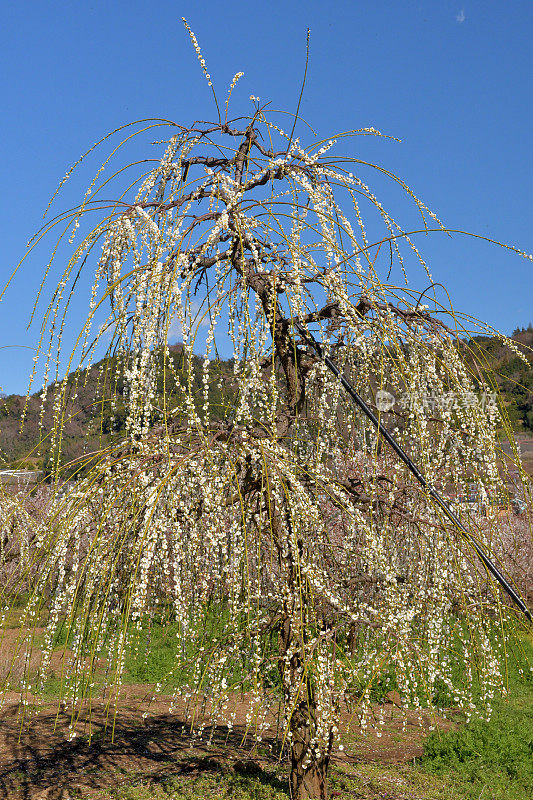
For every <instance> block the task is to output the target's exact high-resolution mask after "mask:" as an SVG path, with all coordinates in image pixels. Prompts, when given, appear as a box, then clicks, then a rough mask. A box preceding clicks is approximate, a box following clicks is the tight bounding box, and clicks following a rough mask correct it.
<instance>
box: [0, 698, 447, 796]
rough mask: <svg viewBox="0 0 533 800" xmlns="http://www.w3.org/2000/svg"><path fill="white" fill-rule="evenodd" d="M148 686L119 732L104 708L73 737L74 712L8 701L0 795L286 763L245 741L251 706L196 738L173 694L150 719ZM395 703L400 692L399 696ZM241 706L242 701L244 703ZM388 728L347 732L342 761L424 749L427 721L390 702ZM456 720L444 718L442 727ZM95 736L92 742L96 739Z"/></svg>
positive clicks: (2, 726)
mask: <svg viewBox="0 0 533 800" xmlns="http://www.w3.org/2000/svg"><path fill="white" fill-rule="evenodd" d="M148 688H149V687H145V686H129V687H125V689H124V690H123V695H122V697H121V702H120V711H119V713H118V714H117V717H116V720H115V726H114V737H113V741H111V731H110V728H109V727H108V730H107V732H104V728H105V722H106V716H107V721H108V723H109V721H110V720H109V716H108V712H107V711H106V709H105V707H103V706H95V707H93V708H92V709H91V724H90V725H89V723H88V722H86V721H84V720H83V719H80V720H79V721H78V724H77V726H76V731H77V735H76V737H75V738H74V739H72V740H71V741H69V738H68V728H69V723H70V715H69V714H67V713H66V712H65V711H64V710H62V709H60V708H58V706H57V702H56V703H52V702H50V703H47V704H45V705H44V706H43V707H42V708H41V710H40V712H39V713H38V714H36V715H35V716H34V717H33V718H32V719H31V720H28V719H26V720H23V719H22V718H21V713H20V706H19V702H18V698H17V697H16V696H15V695H13V696H11V697H9V698H6V702H5V705H4V708H3V710H2V712H1V716H0V797H1V798H5V799H6V800H67V798H73V797H80V798H83V799H84V800H98V799H99V798H103V797H108V794H107V791H108V790H109V789H116V788H118V787H119V786H120V785H121V784H123V785H124V784H127V783H128V782H129V781H130V780H131V776H132V774H135V777H136V779H137V780H139V779H142V780H143V781H145V782H146V783H148V784H149V785H152V784H154V785H155V784H157V783H160V782H162V781H163V780H167V779H168V778H169V777H177V776H183V775H194V774H198V773H200V772H220V771H224V770H231V769H233V770H236V771H241V772H257V773H259V772H261V771H262V770H272V769H273V768H275V767H276V765H277V764H278V763H279V762H278V759H277V757H276V753H277V749H278V745H277V742H276V740H275V739H274V738H271V739H265V740H264V741H263V742H262V746H261V748H260V750H259V751H258V750H257V749H255V750H253V749H252V744H251V743H248V744H247V745H244V746H243V744H242V739H243V734H244V730H245V727H244V707H243V709H241V713H240V719H239V715H238V716H237V723H238V724H236V725H235V727H234V729H233V731H232V733H231V734H230V735H228V732H227V729H226V728H217V729H215V731H214V735H213V738H212V743H211V745H209V744H208V743H207V741H206V738H205V737H204V739H203V740H201V739H198V738H195V737H191V734H190V730H189V728H188V727H187V726H186V725H185V724H184V722H183V714H182V713H180V712H179V711H178V712H177V713H174V714H169V713H168V699H167V700H165V699H164V698H161V699H159V700H158V701H153V702H152V703H151V704H150V708H149V713H148V715H147V716H146V717H145V718H143V706H142V704H141V705H140V700H141V698H142V697H144V696H146V690H147V689H148ZM393 700H394V697H393ZM236 707H237V710H239V708H238V704H237V706H236ZM383 710H384V716H385V725H384V728H383V734H382V736H381V737H379V738H378V737H377V736H376V735H375V734H373V733H369V734H368V735H367V736H366V737H364V738H362V737H360V736H357V735H355V734H351V735H348V736H346V737H345V742H346V750H345V751H344V752H343V753H340V752H339V753H338V755H336V756H335V759H336V760H337V761H344V762H345V763H347V764H350V763H353V764H356V763H376V762H378V763H382V764H399V763H404V762H408V761H411V760H412V759H413V758H415V757H416V756H420V755H421V754H422V740H423V738H424V736H425V735H426V734H427V725H423V726H421V725H420V723H419V721H418V720H417V719H416V718H415V717H414V715H408V717H407V720H406V727H405V730H402V725H403V723H402V719H401V718H400V714H399V710H398V709H397V708H396V707H395V704H394V702H389V703H386V704H385V705H384V707H383ZM441 725H442V727H449V725H450V723H449V722H445V721H443V720H441V721H439V726H441ZM89 735H91V741H89Z"/></svg>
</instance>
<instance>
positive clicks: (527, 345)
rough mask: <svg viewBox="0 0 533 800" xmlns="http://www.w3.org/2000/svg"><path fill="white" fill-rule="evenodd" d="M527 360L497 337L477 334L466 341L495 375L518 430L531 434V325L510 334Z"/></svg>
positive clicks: (532, 400)
mask: <svg viewBox="0 0 533 800" xmlns="http://www.w3.org/2000/svg"><path fill="white" fill-rule="evenodd" d="M512 339H513V340H514V342H516V346H517V349H518V350H519V351H520V352H521V353H522V354H523V355H524V356H525V357H526V360H527V362H529V363H528V364H527V363H525V362H524V360H523V359H522V358H521V357H520V356H519V355H518V354H517V353H515V352H513V351H512V350H511V348H509V347H508V346H506V345H504V344H503V343H502V342H501V340H500V339H498V338H497V337H494V336H476V337H474V338H473V339H471V340H470V342H468V344H469V346H470V348H471V349H472V350H473V351H474V353H476V355H477V356H478V358H479V357H480V356H482V357H483V360H486V362H487V365H488V367H489V369H490V370H492V371H493V372H494V373H495V375H496V381H497V384H498V389H499V391H500V393H501V395H502V398H503V400H504V403H505V406H506V411H507V414H508V416H509V419H510V420H511V422H512V424H513V427H514V428H515V430H517V431H523V432H524V433H530V434H531V435H533V326H532V325H531V323H530V324H529V326H528V327H527V328H517V329H516V330H515V331H514V332H513V335H512Z"/></svg>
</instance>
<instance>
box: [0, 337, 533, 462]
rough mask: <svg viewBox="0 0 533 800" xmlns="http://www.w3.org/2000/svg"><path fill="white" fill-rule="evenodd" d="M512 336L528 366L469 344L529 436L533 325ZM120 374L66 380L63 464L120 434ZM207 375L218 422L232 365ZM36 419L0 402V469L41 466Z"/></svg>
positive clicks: (110, 364)
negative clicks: (112, 398) (113, 396)
mask: <svg viewBox="0 0 533 800" xmlns="http://www.w3.org/2000/svg"><path fill="white" fill-rule="evenodd" d="M512 338H513V340H514V341H515V342H516V345H517V348H519V349H520V351H521V352H522V353H523V354H524V355H525V356H526V360H527V361H528V362H529V366H528V365H527V364H526V363H524V361H523V360H522V359H521V358H520V357H519V356H518V355H517V354H516V353H515V352H513V350H511V349H510V348H509V347H508V346H506V345H504V344H502V342H501V340H500V339H498V338H497V337H489V336H477V337H475V338H473V339H471V340H470V341H469V342H468V345H469V347H470V349H472V350H474V352H476V353H477V356H478V359H479V358H480V357H481V360H482V361H486V362H487V365H488V367H489V368H490V369H492V370H493V371H494V372H495V374H496V380H497V384H498V387H499V390H500V392H501V394H502V396H503V400H504V403H505V406H506V410H507V413H508V415H509V417H510V419H511V421H512V423H513V426H514V427H515V429H516V430H517V431H521V432H522V433H530V434H531V435H533V327H532V326H531V325H529V327H528V328H527V329H526V328H518V329H517V330H515V331H514V333H513V336H512ZM170 349H171V359H172V366H173V368H174V369H175V371H176V373H177V374H178V375H179V376H180V380H183V381H184V380H185V379H186V378H185V375H184V374H183V372H182V369H181V364H182V352H181V346H180V345H174V346H172V347H171V348H170ZM201 371H202V362H201V359H200V358H199V357H196V358H195V359H194V365H193V374H192V381H193V385H194V387H195V389H196V391H197V394H198V405H200V404H201V402H202V399H201V391H202V381H201ZM121 372H122V371H121V368H120V365H119V364H118V362H117V361H116V360H115V359H113V358H109V359H105V360H103V361H101V362H99V363H98V364H95V365H94V366H93V367H91V368H90V369H89V370H87V371H85V372H83V373H82V378H81V380H79V381H78V383H77V386H76V381H75V378H74V376H73V375H71V376H69V379H68V382H69V388H70V391H71V395H72V399H71V400H70V401H69V404H68V409H67V415H66V417H67V418H68V422H67V424H66V426H65V429H64V433H63V460H64V462H68V461H70V460H72V459H74V458H77V457H79V456H81V455H82V453H83V452H84V451H85V452H87V451H92V450H97V449H99V448H100V447H101V446H102V444H107V443H108V442H109V441H110V440H111V439H112V438H113V437H114V436H120V435H121V433H122V431H123V429H124V420H125V416H126V400H127V399H126V398H125V396H124V380H123V378H122V374H121ZM210 372H211V380H210V387H211V388H210V401H211V402H212V404H213V414H214V415H215V416H219V417H221V418H222V417H224V416H226V414H227V413H228V412H229V411H230V407H231V404H232V400H233V398H234V393H235V384H234V376H233V362H232V361H224V360H215V361H212V362H211V365H210ZM163 374H164V371H163V369H161V370H160V374H159V376H158V387H157V388H158V392H159V394H160V396H161V397H162V396H163V393H164V387H165V386H166V387H167V406H168V407H169V408H171V407H172V405H173V399H174V398H173V396H172V394H170V395H169V394H168V385H169V384H168V382H167V383H165V382H164V378H163ZM103 384H104V385H103ZM111 394H116V397H117V402H116V404H115V408H114V409H113V408H112V407H111V404H110V402H109V399H108V398H109V397H110V395H111ZM53 395H54V392H53V387H50V389H49V392H48V397H49V400H48V401H47V402H46V404H45V409H44V414H43V426H42V430H43V432H44V434H45V435H46V434H49V432H50V429H51V425H52V410H51V403H52V400H53ZM106 398H107V399H106ZM176 400H177V398H176ZM26 402H27V412H26V418H25V423H24V427H23V429H22V432H21V431H20V423H21V418H22V414H23V410H24V408H25V406H26ZM40 416H41V399H40V393H36V394H34V395H32V396H31V397H30V398H29V400H28V401H26V397H24V396H21V395H8V396H7V397H2V398H0V457H1V461H0V465H4V466H6V467H7V466H11V467H15V466H20V465H21V464H22V459H25V458H26V461H25V462H24V463H25V465H26V466H27V465H28V463H29V464H30V465H32V466H34V467H36V468H41V467H44V468H46V466H47V459H48V451H49V447H48V444H47V441H46V440H45V442H44V444H43V445H42V446H41V452H40V453H38V452H37V445H38V442H39V419H40ZM154 422H155V420H154ZM28 456H29V458H28Z"/></svg>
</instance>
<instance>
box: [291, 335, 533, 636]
mask: <svg viewBox="0 0 533 800" xmlns="http://www.w3.org/2000/svg"><path fill="white" fill-rule="evenodd" d="M293 322H294V326H295V327H296V328H297V330H298V332H299V333H300V335H301V337H302V338H303V340H304V341H305V342H306V343H308V344H310V345H311V346H312V347H313V349H314V350H315V351H316V353H317V354H318V356H319V358H321V359H322V361H323V362H324V363H325V365H326V366H327V368H328V369H329V370H330V371H331V372H332V373H333V374H334V375H335V377H336V378H338V379H339V381H340V382H341V384H342V385H343V387H344V388H345V389H346V391H347V392H348V394H349V395H350V397H351V398H352V400H353V401H354V403H355V404H356V405H357V406H359V408H360V409H361V411H362V412H363V413H364V414H365V415H366V416H367V417H368V419H369V420H370V421H371V422H372V424H373V426H374V428H375V429H376V430H377V431H379V433H380V434H381V435H382V436H383V438H384V439H385V441H386V442H387V443H388V444H389V445H390V447H391V448H392V449H393V450H394V452H395V453H396V455H397V456H398V457H399V458H400V459H401V460H402V461H403V463H404V464H405V465H406V466H407V468H408V469H409V471H410V472H411V473H412V474H413V475H414V476H415V478H416V479H417V481H418V482H419V484H420V485H421V486H422V487H423V488H424V489H425V490H426V491H427V493H428V494H429V496H430V497H431V498H432V500H434V501H435V503H436V504H437V505H438V506H439V508H440V509H441V510H442V511H443V512H444V514H445V515H446V516H447V517H448V519H449V520H450V521H451V522H453V524H454V525H455V527H456V528H458V530H459V531H460V532H461V534H462V535H463V536H464V537H465V539H466V540H467V541H468V543H469V544H470V545H471V546H472V547H473V549H474V550H475V551H476V553H477V555H478V556H479V558H480V559H481V561H482V562H483V564H484V565H485V567H486V568H487V570H488V571H489V572H490V573H491V575H492V576H493V577H494V578H496V580H497V581H498V583H499V584H500V586H501V587H502V589H504V591H505V592H507V594H508V595H509V597H510V598H511V600H513V602H514V603H515V604H516V605H517V606H518V608H519V609H520V611H522V613H523V614H525V616H526V617H527V619H528V620H529V621H530V622H533V617H532V616H531V612H530V610H529V609H528V607H527V606H526V604H525V603H524V601H523V600H522V598H521V597H520V595H519V594H518V592H516V591H515V589H513V587H512V586H511V584H510V583H509V582H508V581H507V580H506V579H505V577H504V575H503V574H502V573H501V572H500V570H499V569H498V567H497V566H496V564H494V562H493V561H492V560H491V559H490V558H489V556H488V555H487V554H486V553H485V551H484V550H483V548H482V547H481V546H480V545H479V544H478V543H477V542H476V540H475V539H474V538H473V537H472V535H471V534H470V533H469V532H468V530H467V529H466V528H465V526H464V525H463V523H462V522H461V520H460V519H459V518H458V517H457V515H456V514H455V513H454V512H453V511H452V509H451V508H450V506H449V505H448V503H446V501H445V500H443V498H442V497H441V496H440V494H439V493H438V492H437V490H436V489H435V488H433V486H431V485H430V484H429V483H428V482H427V480H426V478H425V477H424V475H423V474H422V473H421V472H420V470H419V469H418V467H417V466H416V464H415V463H414V462H413V461H412V460H411V459H410V458H409V456H408V455H407V453H406V452H405V450H404V449H403V448H402V447H401V446H400V445H399V444H398V442H397V441H396V439H395V438H394V437H393V436H392V434H390V433H389V431H388V430H387V428H385V426H384V425H383V424H382V423H381V422H380V420H379V419H378V418H377V417H376V415H375V414H374V412H373V411H372V409H371V408H369V406H368V405H367V404H366V403H365V401H364V400H363V398H362V397H361V396H360V395H359V394H358V393H357V392H356V390H355V389H354V388H353V386H352V385H351V384H350V383H349V382H348V381H347V380H346V378H345V377H344V375H343V374H342V373H341V371H340V370H339V368H338V367H337V366H336V364H334V363H333V361H332V360H331V359H330V358H328V356H327V355H326V354H325V353H324V351H323V349H322V345H321V344H320V343H319V342H317V340H316V339H315V338H314V336H313V335H312V333H310V332H309V331H308V330H306V329H305V328H304V327H303V325H302V324H301V323H300V322H298V320H296V319H294V320H293Z"/></svg>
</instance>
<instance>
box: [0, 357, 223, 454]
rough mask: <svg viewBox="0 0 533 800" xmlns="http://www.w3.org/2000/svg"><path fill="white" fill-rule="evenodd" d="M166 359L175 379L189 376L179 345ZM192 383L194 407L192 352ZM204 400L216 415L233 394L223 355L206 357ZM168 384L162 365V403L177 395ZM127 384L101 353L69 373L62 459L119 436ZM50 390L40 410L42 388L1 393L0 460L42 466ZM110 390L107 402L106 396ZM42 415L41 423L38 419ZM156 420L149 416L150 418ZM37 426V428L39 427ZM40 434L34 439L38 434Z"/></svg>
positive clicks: (198, 383)
mask: <svg viewBox="0 0 533 800" xmlns="http://www.w3.org/2000/svg"><path fill="white" fill-rule="evenodd" d="M169 349H170V364H168V362H167V366H170V367H171V368H172V371H173V373H174V374H175V375H177V377H178V379H179V381H180V382H181V383H184V382H185V381H187V380H188V376H187V374H186V373H185V372H184V370H183V355H182V348H181V345H171V346H170V348H169ZM191 380H192V384H193V388H194V391H195V393H196V394H197V397H198V403H197V405H198V407H200V405H201V404H202V402H203V397H202V359H201V358H199V357H197V356H195V357H194V362H193V370H192V374H191ZM209 384H210V390H209V400H210V402H211V406H212V413H213V415H214V416H215V417H221V418H222V417H224V416H226V414H227V413H228V408H229V405H231V400H232V398H233V397H234V394H235V389H234V374H233V361H232V360H228V361H224V360H222V359H217V360H213V361H211V363H210V382H209ZM169 386H174V391H175V387H176V384H175V381H174V379H172V377H171V374H170V372H169V370H168V369H167V370H165V369H163V360H162V359H161V368H160V369H159V370H158V373H157V394H158V396H159V397H161V398H163V395H165V397H166V406H167V408H172V407H173V406H176V405H177V404H178V397H177V396H176V395H175V393H173V392H172V391H169ZM125 391H127V387H126V386H125V381H124V378H123V368H122V366H121V363H120V362H119V361H118V360H117V359H116V358H106V359H103V360H102V361H100V362H98V363H97V364H95V365H93V366H92V367H90V368H89V369H87V370H84V371H82V372H81V375H78V376H76V375H75V374H74V373H73V374H71V375H69V377H68V390H67V395H68V396H69V397H70V399H69V400H68V403H67V407H66V413H65V420H66V424H65V426H64V430H63V435H62V454H63V457H62V461H63V463H67V462H68V461H71V460H72V459H75V458H78V457H79V456H81V455H82V454H83V453H84V452H91V451H95V450H98V449H100V448H101V447H102V445H107V444H108V443H109V442H110V441H112V439H113V438H116V437H120V435H121V434H122V432H123V431H124V424H125V418H126V403H127V397H126V396H125ZM54 396H55V391H54V385H53V384H52V385H51V386H50V387H49V388H48V392H47V400H46V402H45V407H44V412H43V411H42V401H41V393H40V392H37V393H35V394H33V395H31V397H30V398H29V399H27V398H26V397H25V396H22V395H17V394H12V395H8V396H7V397H4V398H1V399H0V457H1V461H0V466H1V465H3V466H11V467H19V466H22V460H23V459H24V466H25V467H26V468H27V467H28V466H30V468H31V467H35V468H44V469H46V467H47V462H48V458H49V450H50V441H51V430H52V424H53V414H52V404H53V400H54ZM112 396H114V397H115V398H116V399H115V402H114V403H113V404H112V403H111V402H110V398H111V397H112ZM25 408H26V413H25V416H24V425H23V427H22V430H21V419H22V416H23V412H24V409H25ZM41 416H42V425H40V419H41ZM155 423H157V420H156V419H154V424H155ZM41 431H42V432H41ZM41 436H43V437H44V440H43V443H42V444H41V445H40V447H38V445H39V439H40V438H41Z"/></svg>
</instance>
